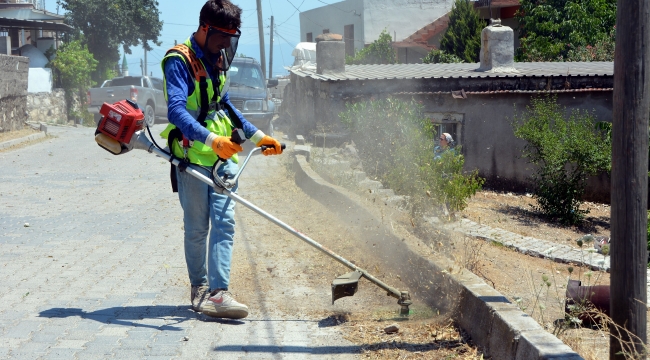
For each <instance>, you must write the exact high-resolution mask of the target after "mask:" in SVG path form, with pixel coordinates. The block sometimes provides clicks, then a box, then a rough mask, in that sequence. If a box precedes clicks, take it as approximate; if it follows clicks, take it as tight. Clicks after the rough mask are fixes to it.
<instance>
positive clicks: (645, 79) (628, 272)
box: [609, 0, 650, 360]
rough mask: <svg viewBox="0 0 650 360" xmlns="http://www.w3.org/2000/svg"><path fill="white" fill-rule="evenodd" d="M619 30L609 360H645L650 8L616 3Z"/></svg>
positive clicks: (637, 1) (639, 0)
mask: <svg viewBox="0 0 650 360" xmlns="http://www.w3.org/2000/svg"><path fill="white" fill-rule="evenodd" d="M616 25H617V28H616V52H615V55H614V101H613V105H614V106H613V107H614V112H613V113H614V116H613V124H612V190H611V202H612V207H611V237H612V244H613V246H612V248H611V250H610V251H611V259H610V260H611V285H610V286H611V289H610V290H611V302H610V314H611V317H612V320H613V321H614V324H616V325H615V326H610V337H609V346H610V347H609V358H610V359H611V360H614V359H624V358H625V356H624V355H622V354H621V355H618V354H617V353H620V352H621V351H625V352H627V353H628V354H629V353H630V352H632V354H630V355H632V356H634V355H635V354H634V351H636V353H637V354H644V347H645V346H644V344H645V343H646V342H647V329H646V322H647V309H646V302H647V300H648V299H647V289H646V286H647V284H646V277H647V275H646V267H647V263H648V250H647V231H648V229H647V209H648V113H649V111H650V43H648V41H650V3H648V2H647V1H645V0H618V5H617V10H616ZM617 327H619V328H617ZM617 338H621V339H620V340H619V339H617ZM621 341H622V342H623V344H622V343H621ZM643 358H645V354H644V355H643Z"/></svg>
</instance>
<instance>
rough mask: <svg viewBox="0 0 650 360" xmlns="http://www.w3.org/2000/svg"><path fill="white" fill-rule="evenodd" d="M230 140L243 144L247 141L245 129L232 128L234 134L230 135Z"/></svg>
mask: <svg viewBox="0 0 650 360" xmlns="http://www.w3.org/2000/svg"><path fill="white" fill-rule="evenodd" d="M230 141H232V142H234V143H235V144H239V145H241V144H243V143H245V142H246V134H244V130H242V129H232V134H231V135H230Z"/></svg>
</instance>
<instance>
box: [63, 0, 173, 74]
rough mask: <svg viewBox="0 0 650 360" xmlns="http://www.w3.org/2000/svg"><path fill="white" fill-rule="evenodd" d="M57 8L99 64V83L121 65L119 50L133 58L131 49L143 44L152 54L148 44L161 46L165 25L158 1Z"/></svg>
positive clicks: (91, 0) (96, 1)
mask: <svg viewBox="0 0 650 360" xmlns="http://www.w3.org/2000/svg"><path fill="white" fill-rule="evenodd" d="M57 4H58V5H59V6H61V7H62V8H63V9H64V10H66V14H65V15H66V22H67V23H68V24H70V25H72V26H73V27H74V28H75V29H76V31H77V33H76V34H75V35H74V37H75V38H76V39H83V40H82V41H83V43H84V44H85V45H87V46H88V50H89V51H90V52H91V53H92V54H93V56H94V57H95V59H96V60H98V62H99V63H98V65H97V70H96V71H95V72H94V73H93V80H95V81H96V82H101V81H103V80H104V79H106V77H107V75H108V74H110V71H112V70H113V69H114V68H115V66H116V65H117V63H118V62H119V60H120V53H119V47H120V46H122V47H123V49H124V52H125V53H128V54H130V53H131V47H132V46H138V45H140V44H142V46H143V47H144V49H145V50H147V51H151V50H152V48H151V46H150V45H149V43H154V44H156V45H160V44H161V43H160V41H158V37H159V36H160V31H161V30H162V25H163V23H162V21H160V20H159V15H160V13H159V11H158V1H156V0H57ZM82 34H83V37H81V36H80V35H82Z"/></svg>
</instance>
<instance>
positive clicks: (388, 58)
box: [345, 29, 397, 65]
mask: <svg viewBox="0 0 650 360" xmlns="http://www.w3.org/2000/svg"><path fill="white" fill-rule="evenodd" d="M396 59H397V54H396V53H395V49H393V38H392V37H391V36H390V34H388V32H386V29H384V30H383V31H382V32H381V34H380V35H379V39H377V40H375V41H374V42H373V43H372V44H370V45H368V46H367V47H365V48H363V49H361V50H359V51H358V52H357V53H356V54H354V56H348V57H347V58H346V59H345V63H346V64H348V65H365V64H395V63H396V62H397V60H396Z"/></svg>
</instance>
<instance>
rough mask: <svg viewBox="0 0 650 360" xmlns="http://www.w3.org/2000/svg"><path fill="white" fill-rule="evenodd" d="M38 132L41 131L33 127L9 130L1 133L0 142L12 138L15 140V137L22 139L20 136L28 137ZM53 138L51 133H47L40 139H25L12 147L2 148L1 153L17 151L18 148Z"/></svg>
mask: <svg viewBox="0 0 650 360" xmlns="http://www.w3.org/2000/svg"><path fill="white" fill-rule="evenodd" d="M38 132H39V131H37V130H33V129H32V128H29V127H26V128H25V129H22V130H17V131H8V132H4V133H0V143H3V142H5V141H11V140H14V139H20V138H23V137H26V136H29V135H32V134H36V133H38ZM51 138H52V136H51V135H47V136H45V137H42V138H39V139H36V140H30V141H24V142H21V143H20V144H16V145H14V146H10V147H8V148H5V149H0V153H3V152H8V151H15V150H17V149H21V148H24V147H26V146H30V145H33V144H38V143H40V142H43V141H47V140H50V139H51Z"/></svg>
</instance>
